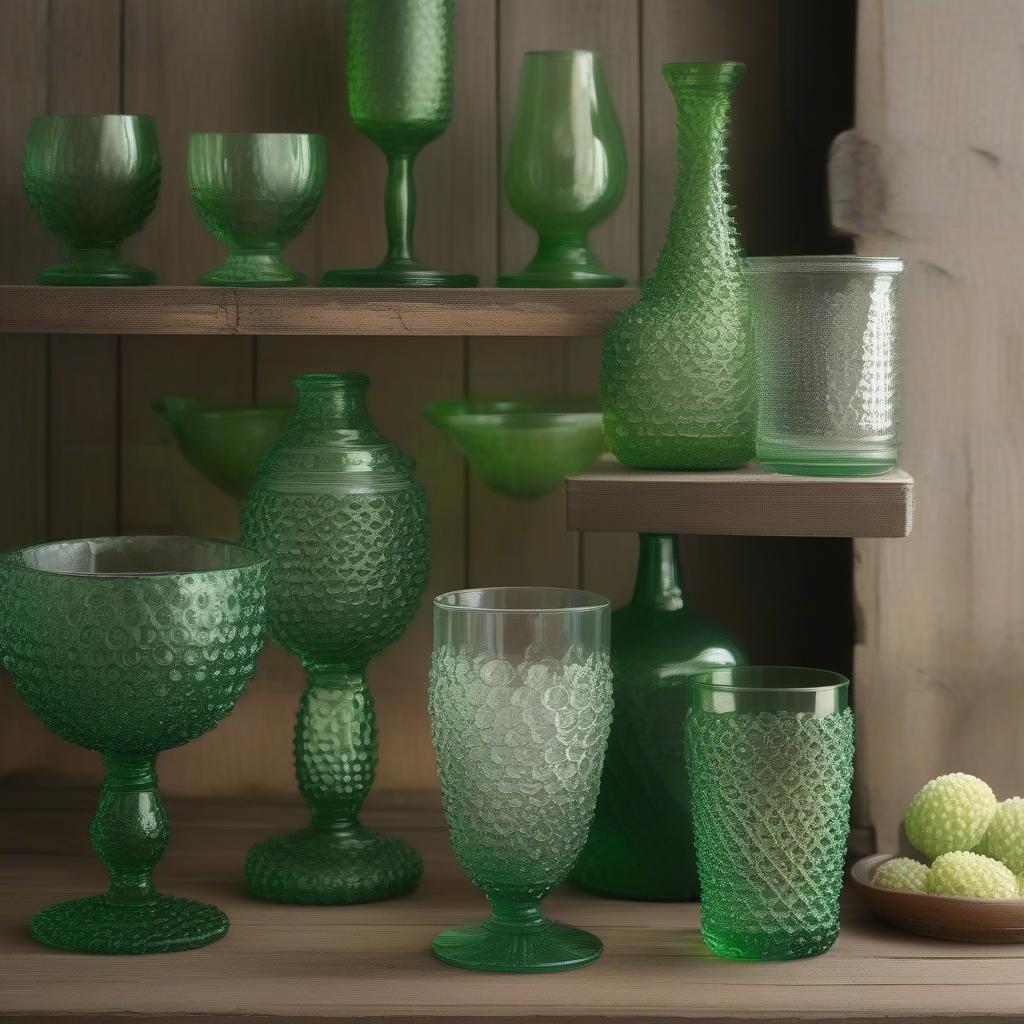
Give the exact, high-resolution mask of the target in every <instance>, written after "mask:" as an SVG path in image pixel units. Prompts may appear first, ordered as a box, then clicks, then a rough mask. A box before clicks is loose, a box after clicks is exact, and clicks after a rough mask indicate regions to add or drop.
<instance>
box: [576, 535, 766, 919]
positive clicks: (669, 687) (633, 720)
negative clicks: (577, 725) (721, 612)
mask: <svg viewBox="0 0 1024 1024" xmlns="http://www.w3.org/2000/svg"><path fill="white" fill-rule="evenodd" d="M745 661H746V656H745V653H744V650H743V647H742V645H741V644H740V642H739V640H738V639H737V638H736V636H735V635H734V634H733V633H732V631H731V630H729V629H727V628H726V627H725V626H722V625H720V624H719V623H717V622H714V621H712V620H711V619H708V618H705V617H704V616H702V615H700V614H699V613H698V612H695V611H694V610H693V609H692V608H690V607H689V605H688V604H687V602H686V598H685V594H684V592H683V585H682V579H681V576H680V571H679V550H678V538H677V537H675V536H674V535H671V536H670V535H666V534H655V533H642V534H640V558H639V563H638V566H637V574H636V586H635V588H634V591H633V599H632V601H631V602H630V603H629V604H628V605H626V606H625V607H624V608H619V609H617V610H616V611H614V612H612V673H613V678H614V686H615V689H614V692H615V712H614V716H613V718H612V730H611V735H610V736H609V738H608V753H607V754H606V755H605V762H604V773H603V775H602V778H601V792H600V794H599V796H598V798H597V810H596V811H595V813H594V823H593V825H592V826H591V828H590V836H589V838H588V839H587V844H586V846H585V847H584V848H583V853H582V854H581V855H580V858H579V860H578V861H577V862H576V866H575V867H574V868H573V872H572V878H573V880H574V881H576V882H578V883H580V884H581V885H584V886H586V887H587V888H589V889H594V890H596V891H598V892H601V893H604V894H605V895H608V896H614V897H618V898H621V899H634V900H694V899H697V895H698V891H699V887H698V884H697V859H696V854H695V853H694V849H693V820H692V817H691V814H690V791H689V781H688V779H687V775H686V764H685V761H684V750H683V720H684V718H685V712H686V700H687V692H686V683H687V680H688V679H689V677H690V676H691V675H692V674H693V673H695V672H699V671H702V670H704V669H707V668H711V667H714V666H718V665H737V664H742V663H743V662H745Z"/></svg>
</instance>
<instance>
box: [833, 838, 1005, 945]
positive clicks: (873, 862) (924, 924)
mask: <svg viewBox="0 0 1024 1024" xmlns="http://www.w3.org/2000/svg"><path fill="white" fill-rule="evenodd" d="M895 856H896V854H894V853H876V854H874V855H873V856H871V857H862V858H861V859H860V860H859V861H857V863H856V864H854V865H853V867H852V868H851V870H850V878H851V880H852V882H853V887H854V888H855V889H856V890H857V891H858V892H859V893H860V895H861V898H862V899H863V900H864V902H865V903H866V904H867V905H868V908H869V909H870V910H872V911H874V913H876V914H877V915H878V916H879V917H882V918H885V920H886V921H888V922H889V923H890V924H893V925H895V926H896V927H897V928H903V929H904V930H905V931H908V932H916V933H917V934H918V935H928V936H930V937H931V938H933V939H949V940H951V941H954V942H1024V899H1020V900H979V899H974V898H972V897H967V896H933V895H932V894H931V893H922V892H900V891H898V890H896V889H883V888H882V887H881V886H877V885H872V884H871V877H872V875H874V873H875V869H876V868H877V867H878V865H879V864H883V863H884V862H885V861H887V860H892V859H893V858H894V857H895Z"/></svg>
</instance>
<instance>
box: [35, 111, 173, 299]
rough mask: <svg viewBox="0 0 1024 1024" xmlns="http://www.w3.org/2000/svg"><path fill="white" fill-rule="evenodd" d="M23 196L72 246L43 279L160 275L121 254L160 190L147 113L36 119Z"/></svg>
mask: <svg viewBox="0 0 1024 1024" xmlns="http://www.w3.org/2000/svg"><path fill="white" fill-rule="evenodd" d="M24 182H25V194H26V195H27V196H28V201H29V203H30V205H31V206H32V209H33V210H34V211H35V214H36V216H37V217H38V218H39V219H40V220H41V221H42V222H43V224H45V225H46V227H47V228H48V229H49V230H50V231H52V232H53V234H55V235H57V236H58V237H59V238H62V239H63V240H64V242H65V243H66V245H67V259H65V260H64V261H63V262H62V263H56V264H54V265H53V266H52V267H47V268H46V269H45V270H41V271H40V272H39V273H38V274H37V275H36V280H37V281H38V282H39V283H40V284H63V285H136V284H152V283H153V282H154V281H156V274H154V273H153V271H152V270H147V269H146V268H145V267H137V266H135V265H134V264H131V263H128V262H126V261H125V260H123V259H122V258H121V243H122V242H123V241H124V239H125V238H127V237H128V236H129V235H134V234H135V232H136V231H138V230H139V229H140V228H141V227H142V225H143V224H144V223H145V220H146V218H147V217H148V216H149V215H150V213H152V212H153V207H154V206H155V205H156V197H157V193H158V192H159V190H160V147H159V146H158V145H157V138H156V121H154V120H153V118H151V117H147V116H145V115H142V114H51V115H47V116H45V117H35V118H33V119H32V126H31V127H30V128H29V133H28V142H27V143H26V145H25V164H24Z"/></svg>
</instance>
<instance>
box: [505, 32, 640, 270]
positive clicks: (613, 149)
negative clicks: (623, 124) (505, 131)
mask: <svg viewBox="0 0 1024 1024" xmlns="http://www.w3.org/2000/svg"><path fill="white" fill-rule="evenodd" d="M625 189H626V149H625V146H624V145H623V144H622V133H621V131H620V130H619V122H618V119H617V118H616V116H615V107H614V106H613V104H612V98H611V94H610V93H609V92H608V86H607V85H606V84H605V78H604V66H603V63H602V60H601V54H599V53H590V52H589V51H587V50H535V51H532V52H530V53H525V54H523V70H522V74H521V76H520V79H519V98H518V101H517V104H516V118H515V125H514V126H513V128H512V139H511V141H510V143H509V148H508V155H507V157H506V158H505V195H506V196H507V197H508V202H509V205H510V206H511V207H512V209H513V210H515V212H516V213H517V214H518V215H519V216H520V217H521V218H522V219H523V220H525V221H526V223H527V224H529V225H531V226H532V227H534V228H535V229H536V231H537V236H538V239H537V252H536V254H535V255H534V257H533V259H532V260H531V261H530V262H529V263H528V264H527V265H526V267H524V268H523V269H522V270H520V271H517V272H516V273H514V274H502V275H501V276H500V277H499V278H498V284H499V285H502V286H503V287H506V288H618V287H621V286H622V285H624V284H625V283H626V279H625V278H623V277H619V276H618V275H617V274H613V273H612V272H611V271H609V270H608V269H607V268H606V267H605V266H604V265H603V264H602V263H601V261H600V260H599V259H598V258H597V257H596V256H595V255H594V254H593V253H592V252H591V250H590V246H589V244H588V243H587V234H588V232H589V231H590V229H591V228H593V227H594V226H595V225H597V224H599V223H600V222H601V221H603V220H605V219H606V218H607V217H609V216H611V214H612V213H613V212H614V211H615V208H616V207H617V206H618V205H619V203H620V202H621V201H622V194H623V192H624V191H625Z"/></svg>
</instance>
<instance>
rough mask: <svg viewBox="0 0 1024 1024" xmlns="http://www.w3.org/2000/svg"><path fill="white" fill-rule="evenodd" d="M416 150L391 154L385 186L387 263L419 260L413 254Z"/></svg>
mask: <svg viewBox="0 0 1024 1024" xmlns="http://www.w3.org/2000/svg"><path fill="white" fill-rule="evenodd" d="M415 159H416V154H415V153H401V154H390V155H389V156H388V180H387V184H386V185H385V186H384V224H385V227H386V230H387V237H388V254H387V256H386V257H385V259H384V262H385V263H405V262H410V261H413V260H415V257H414V256H413V254H412V232H413V227H414V225H415V223H416V186H415V184H414V183H413V177H412V164H413V161H414V160H415Z"/></svg>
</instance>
